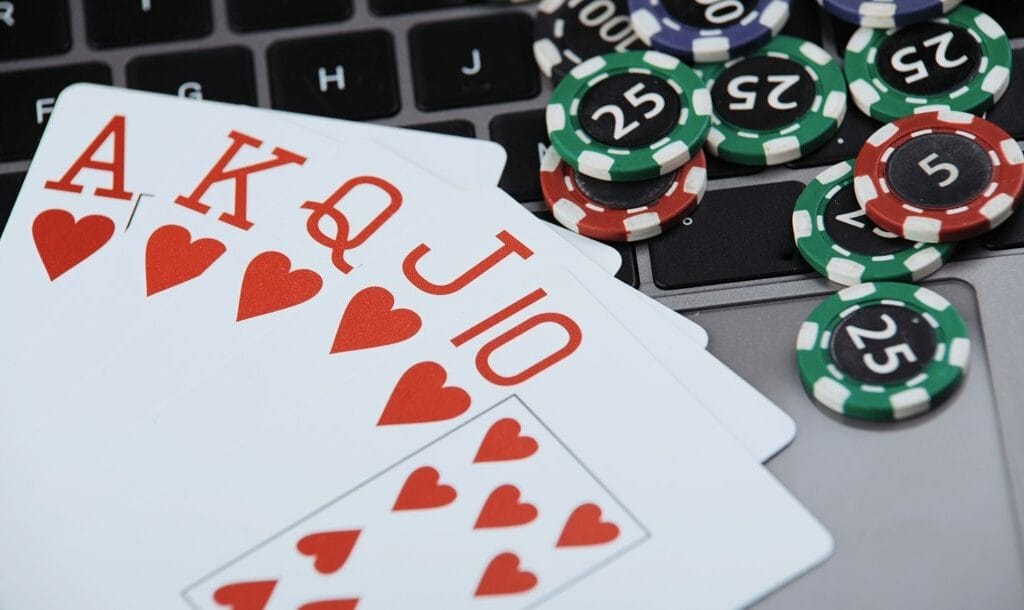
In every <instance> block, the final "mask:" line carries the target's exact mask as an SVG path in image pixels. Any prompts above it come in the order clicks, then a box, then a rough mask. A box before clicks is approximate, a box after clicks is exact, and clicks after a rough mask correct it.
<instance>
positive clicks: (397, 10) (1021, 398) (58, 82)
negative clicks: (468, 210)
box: [0, 0, 1024, 610]
mask: <svg viewBox="0 0 1024 610" xmlns="http://www.w3.org/2000/svg"><path fill="white" fill-rule="evenodd" d="M583 1H584V2H594V3H599V2H606V3H607V1H608V0H583ZM966 3H967V4H970V5H973V6H974V7H975V8H978V9H980V10H982V11H985V12H986V13H988V14H989V15H991V16H992V17H993V18H994V19H996V21H997V22H999V24H1000V25H1001V26H1002V27H1003V29H1005V30H1006V32H1007V33H1008V35H1009V36H1010V38H1011V42H1012V46H1013V47H1014V48H1015V50H1014V69H1013V73H1012V79H1011V83H1010V86H1009V90H1008V91H1007V93H1006V94H1005V96H1004V97H1003V98H1002V100H1001V101H1000V102H999V103H998V104H997V105H996V107H995V108H993V109H992V110H991V111H990V112H989V113H988V115H987V116H988V118H989V119H990V120H991V121H993V122H994V123H996V124H997V125H999V126H1001V127H1002V128H1003V129H1005V130H1006V131H1007V132H1009V133H1010V134H1012V135H1013V136H1014V137H1015V138H1017V139H1018V140H1019V141H1020V140H1024V113H1021V112H1019V111H1018V108H1019V107H1021V105H1022V104H1024V11H1021V10H1020V9H1019V6H1017V4H1016V3H1012V2H1006V1H1001V0H967V2H966ZM792 5H793V9H792V15H791V18H790V21H789V23H788V25H787V26H786V29H785V30H784V33H786V34H790V35H793V36H797V37H800V38H804V39H807V40H811V41H812V42H815V43H818V44H820V45H821V46H822V47H823V48H825V49H826V50H827V51H829V52H830V53H833V54H834V55H835V56H836V57H837V58H840V59H841V58H842V49H844V47H845V45H846V41H847V40H848V39H849V37H850V36H851V35H852V33H853V31H854V27H853V26H850V25H848V24H846V23H843V22H840V21H836V20H834V19H833V18H832V17H831V16H829V15H828V14H827V13H825V12H824V11H822V10H821V9H820V8H819V6H818V4H817V3H816V2H814V0H793V3H792ZM535 14H536V6H535V5H531V4H519V5H506V4H502V3H500V2H494V3H487V4H481V3H479V2H476V1H471V0H305V1H303V2H295V1H293V2H287V1H285V0H176V1H174V2H170V1H166V0H0V218H5V216H6V212H7V211H9V209H10V206H11V205H12V204H13V202H14V199H15V196H16V195H17V192H18V189H19V186H20V182H21V178H22V177H23V174H24V172H25V170H26V169H27V167H28V164H29V160H30V158H31V156H32V153H33V151H34V149H35V146H36V143H37V141H38V139H39V136H40V135H41V133H42V130H43V128H44V126H45V122H46V118H47V117H48V115H49V112H50V111H51V110H52V105H53V101H54V98H56V96H57V94H58V93H59V92H60V90H61V89H63V88H64V87H65V86H67V85H69V84H71V83H73V82H79V81H88V82H98V83H108V84H114V85H119V86H127V87H132V88H137V89H144V90H150V91H158V92H163V93H167V94H171V95H179V96H183V97H192V98H202V99H213V100H219V101H227V102H235V103H242V104H252V105H258V106H264V107H273V108H280V109H285V110H291V111H297V112H304V113H312V114H321V115H326V116H333V117H338V118H346V119H356V120H367V121H374V122H380V123H383V124H389V125H398V126H405V127H415V128H418V129H426V130H431V131H437V132H442V133H448V134H454V135H459V136H464V137H469V138H473V137H475V138H484V139H490V140H493V141H496V142H498V143H500V144H501V145H503V146H504V147H505V148H506V150H507V152H508V155H509V158H508V165H507V167H506V169H505V173H504V175H503V176H502V179H501V184H500V186H501V187H502V188H503V189H505V190H506V191H507V192H508V193H510V194H511V195H512V196H514V197H515V198H516V199H518V200H519V201H520V202H522V204H523V205H524V206H526V207H527V208H528V209H529V210H531V211H534V212H536V213H537V214H538V216H540V217H542V218H544V219H546V220H550V216H549V215H548V214H547V213H546V206H545V205H544V203H543V201H542V195H541V190H540V186H539V182H538V169H539V164H540V159H541V157H542V156H543V153H544V149H545V147H546V145H547V135H546V130H545V124H544V107H545V104H546V103H547V100H548V96H549V95H550V93H551V89H552V85H551V83H550V81H549V80H548V79H546V78H544V77H543V75H541V74H540V72H539V71H538V69H537V65H536V62H535V60H534V56H533V53H532V50H531V48H532V45H533V39H534V16H535ZM469 76H472V77H473V79H472V83H473V84H472V86H471V85H469V84H468V80H467V78H464V77H469ZM878 125H879V124H878V123H877V122H875V121H874V120H872V119H870V118H868V117H866V116H864V115H863V114H861V113H859V112H857V111H856V110H855V109H853V108H852V106H851V110H850V112H849V113H848V115H847V117H846V119H845V121H844V123H843V125H842V127H841V128H840V130H839V132H838V134H837V135H836V136H834V137H833V138H832V139H831V140H830V141H829V142H828V143H826V144H825V145H824V146H823V147H822V148H820V149H818V150H817V151H815V152H813V153H811V154H809V155H806V156H804V157H802V158H800V159H798V160H796V161H793V162H790V163H787V164H785V165H782V166H776V167H772V168H767V169H758V168H749V167H743V166H738V165H732V164H728V163H722V162H716V161H712V162H711V163H710V166H709V174H710V181H709V185H708V193H707V195H706V197H705V199H704V201H703V202H702V203H701V205H700V206H699V208H698V211H697V212H695V213H694V214H693V215H692V216H691V217H690V218H689V219H688V220H687V221H685V222H684V223H683V224H682V225H681V226H679V227H676V228H674V229H672V230H670V231H668V232H666V233H665V234H663V235H661V236H658V237H656V238H654V239H651V240H648V241H642V242H636V243H632V244H618V245H617V246H616V247H617V248H618V250H619V252H620V253H621V254H622V258H623V266H622V269H621V270H620V271H619V273H618V278H619V279H620V280H622V281H623V282H626V283H628V284H630V285H632V286H633V287H635V288H636V289H638V290H641V291H643V292H644V293H646V294H648V295H650V296H652V297H654V298H655V299H657V300H659V301H661V302H662V303H664V304H665V305H668V306H669V307H671V308H672V309H674V310H676V311H678V312H680V313H681V314H684V315H687V316H690V317H691V318H692V319H694V320H695V321H697V322H698V323H699V324H700V325H701V326H703V327H704V328H706V329H707V331H708V333H709V335H710V337H711V341H710V346H709V349H710V350H711V351H712V352H713V353H714V354H715V355H717V356H718V357H719V358H721V359H722V360H724V361H725V362H726V363H727V364H729V365H730V366H731V367H733V368H734V369H735V370H736V371H737V372H738V373H740V374H741V375H742V376H743V377H745V378H746V379H747V380H749V381H750V382H751V383H752V384H753V385H754V386H756V387H757V388H758V389H759V390H760V391H761V392H763V393H764V394H765V395H767V396H768V397H769V398H771V399H772V400H773V401H775V402H776V403H777V404H778V405H779V406H780V407H781V408H782V409H784V410H785V411H786V412H787V413H789V415H791V416H792V417H793V418H794V419H795V420H796V422H797V425H798V427H799V432H798V434H797V437H796V440H795V441H794V442H793V444H792V445H791V446H790V447H788V448H787V449H785V450H784V451H783V452H782V453H780V454H779V455H778V456H776V457H775V458H773V459H772V460H771V461H770V462H769V463H768V467H769V468H770V469H771V470H772V472H773V473H774V474H775V475H776V476H777V477H778V478H779V479H780V480H781V481H782V482H783V484H785V485H786V487H787V488H789V489H790V490H791V491H792V493H793V494H794V495H795V496H796V497H797V498H799V499H800V500H801V501H802V502H803V503H804V504H805V505H806V506H807V508H808V509H809V510H810V512H812V513H813V514H815V515H816V516H818V517H819V518H820V520H821V521H822V522H823V523H824V525H825V526H826V527H827V528H828V529H829V530H830V531H831V532H832V534H833V536H834V537H835V542H836V550H835V554H834V555H833V556H832V557H831V558H830V559H829V560H828V561H827V562H826V563H825V564H823V565H822V566H820V567H818V568H816V569H815V570H813V571H812V572H811V573H809V574H807V575H805V576H803V577H802V578H799V579H797V580H796V581H794V582H792V583H791V584H789V585H787V586H785V587H783V588H782V589H780V590H779V591H777V592H775V593H774V594H772V595H771V596H769V597H768V598H766V599H764V600H762V601H761V602H759V603H758V605H757V606H756V607H757V608H765V609H768V608H771V609H788V610H793V609H820V608H836V609H841V608H849V609H857V610H862V609H864V608H927V609H929V610H939V609H947V608H948V609H963V608H979V609H980V608H984V609H1002V608H1007V609H1009V608H1024V544H1022V542H1024V538H1022V531H1024V510H1022V507H1024V375H1022V374H1021V372H1022V370H1024V364H1022V363H1024V323H1022V322H1021V321H1020V314H1019V303H1020V302H1022V301H1024V215H1022V214H1020V213H1018V214H1017V215H1016V216H1015V217H1012V218H1011V219H1010V220H1009V221H1008V222H1007V223H1006V224H1004V225H1003V226H1002V227H1000V228H999V229H997V230H996V231H994V232H991V233H989V234H986V235H984V236H982V237H981V238H978V239H975V240H972V241H970V242H968V243H964V244H962V245H961V246H960V248H959V249H958V251H957V253H956V254H955V255H954V257H953V259H952V261H951V262H949V263H947V264H946V265H945V266H944V267H943V268H942V269H941V270H939V271H938V272H937V273H936V274H934V275H932V276H930V277H928V278H927V279H926V280H924V281H923V282H921V283H922V284H923V285H925V286H927V287H929V288H931V289H933V290H935V291H937V292H939V293H940V294H942V295H943V296H945V297H946V298H947V299H949V300H950V301H951V302H952V303H953V305H954V306H955V307H956V309H957V310H958V311H959V312H960V313H961V314H962V315H963V317H964V318H965V320H966V321H967V324H968V326H969V329H970V333H971V337H972V340H973V341H974V343H975V344H976V345H977V346H978V347H977V348H976V349H975V353H974V354H973V355H972V362H971V371H970V373H969V374H968V375H967V378H966V381H965V383H964V384H963V386H962V387H961V388H960V389H959V390H958V391H957V392H956V393H955V394H954V395H953V396H952V397H951V398H950V399H949V400H947V401H946V402H945V403H943V405H942V406H941V407H939V408H937V409H934V410H932V411H930V412H929V413H927V414H925V415H923V416H920V417H916V418H912V419H910V420H906V421H903V422H898V423H885V424H881V423H879V424H874V423H868V422H862V421H858V420H854V419H851V418H845V417H842V416H839V415H836V414H834V413H833V412H831V411H829V410H827V409H825V408H822V407H820V406H818V405H816V404H815V403H814V401H813V400H812V399H811V398H809V397H808V396H807V394H806V392H805V391H804V389H803V387H802V386H801V383H800V377H799V373H798V370H797V363H796V359H795V354H794V343H795V340H796V333H797V331H798V329H799V327H800V324H801V322H802V321H803V320H804V319H805V318H806V317H807V315H808V313H809V312H810V311H811V310H812V309H813V308H814V307H815V306H816V305H817V304H818V303H820V302H821V301H822V299H823V298H824V297H825V296H827V295H829V294H832V293H834V292H835V290H836V286H835V285H834V284H830V283H828V282H827V281H826V280H824V279H823V278H821V277H820V276H819V275H818V274H816V273H814V272H813V271H812V270H811V268H810V267H809V266H808V265H807V264H806V262H805V261H804V260H803V259H802V257H801V255H800V254H799V252H798V251H797V250H796V247H795V245H794V242H793V234H792V228H791V224H790V218H791V214H792V211H793V205H794V202H795V201H796V199H797V197H798V196H799V194H800V192H801V190H802V189H803V186H804V185H805V184H806V183H807V182H809V181H810V180H812V179H813V178H814V177H815V176H816V175H817V174H819V173H820V172H821V171H823V170H824V169H826V168H827V167H829V166H831V165H832V164H834V163H837V162H840V161H845V160H848V159H852V158H853V157H855V156H856V154H857V151H858V150H859V149H860V147H861V145H862V144H863V143H864V141H865V140H866V139H867V137H868V136H869V135H870V134H871V133H872V132H873V131H874V130H875V129H876V128H877V127H878ZM625 406H626V405H624V407H625ZM12 610H16V609H12Z"/></svg>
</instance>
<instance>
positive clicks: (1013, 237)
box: [979, 209, 1024, 250]
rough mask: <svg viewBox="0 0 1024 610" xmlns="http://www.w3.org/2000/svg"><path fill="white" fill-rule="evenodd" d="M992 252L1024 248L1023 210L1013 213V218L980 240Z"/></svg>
mask: <svg viewBox="0 0 1024 610" xmlns="http://www.w3.org/2000/svg"><path fill="white" fill-rule="evenodd" d="M979 240H980V241H982V242H983V243H984V244H985V247H986V248H988V249H990V250H1005V249H1007V248H1021V247H1024V214H1022V213H1021V209H1018V210H1017V211H1016V212H1014V213H1013V216H1010V218H1009V219H1008V220H1007V221H1006V222H1004V223H1003V224H1001V225H999V226H998V227H996V228H995V229H994V230H992V231H989V232H988V233H986V234H985V235H982V236H981V237H980V238H979Z"/></svg>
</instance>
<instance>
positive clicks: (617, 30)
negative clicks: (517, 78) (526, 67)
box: [533, 0, 646, 82]
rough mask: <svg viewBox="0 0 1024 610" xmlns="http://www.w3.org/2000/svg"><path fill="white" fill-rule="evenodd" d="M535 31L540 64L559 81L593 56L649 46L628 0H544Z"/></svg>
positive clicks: (535, 46) (536, 55)
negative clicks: (633, 19)
mask: <svg viewBox="0 0 1024 610" xmlns="http://www.w3.org/2000/svg"><path fill="white" fill-rule="evenodd" d="M533 32H534V34H533V38H534V43H533V57H534V59H536V60H537V66H538V67H539V68H540V71H541V72H543V73H544V75H545V76H547V77H548V78H551V79H553V80H555V81H556V82H557V81H558V80H560V79H561V78H562V77H563V76H565V75H566V73H568V72H569V70H572V69H573V67H575V66H576V65H577V64H579V63H580V62H583V61H586V60H588V59H590V58H591V57H596V56H598V55H605V54H607V53H616V52H622V51H632V50H637V49H644V48H646V45H644V43H643V42H642V41H641V40H640V38H639V37H638V36H637V35H636V32H634V31H633V24H632V23H631V22H630V20H629V9H628V8H627V7H626V0H583V1H580V0H542V1H541V3H540V4H539V5H538V6H537V17H536V19H535V21H534V30H533Z"/></svg>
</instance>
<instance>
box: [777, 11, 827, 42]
mask: <svg viewBox="0 0 1024 610" xmlns="http://www.w3.org/2000/svg"><path fill="white" fill-rule="evenodd" d="M782 33H783V34H785V35H787V36H796V37H797V38H803V39H804V40H810V41H811V42H813V43H814V44H816V45H819V46H820V45H821V20H820V11H819V10H818V3H817V2H815V1H814V0H793V1H792V3H791V4H790V7H789V21H787V22H786V27H785V28H783V29H782Z"/></svg>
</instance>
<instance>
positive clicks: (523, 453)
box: [473, 417, 537, 462]
mask: <svg viewBox="0 0 1024 610" xmlns="http://www.w3.org/2000/svg"><path fill="white" fill-rule="evenodd" d="M520 430H522V427H520V425H519V422H517V421H516V420H514V419H512V418H511V417H505V418H502V419H499V420H498V421H496V422H494V423H493V424H492V425H491V427H490V428H489V429H488V430H487V434H485V435H484V440H483V441H481V442H480V448H479V449H477V452H476V457H475V458H473V461H474V462H503V461H506V460H521V459H523V458H528V457H530V456H531V455H533V454H534V453H536V451H537V441H536V440H534V438H533V437H532V436H526V435H525V434H524V435H521V434H519V432H520Z"/></svg>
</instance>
